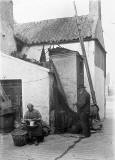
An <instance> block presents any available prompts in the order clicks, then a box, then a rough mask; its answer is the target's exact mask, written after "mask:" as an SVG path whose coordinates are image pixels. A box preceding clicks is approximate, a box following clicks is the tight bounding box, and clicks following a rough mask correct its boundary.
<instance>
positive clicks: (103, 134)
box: [0, 98, 115, 160]
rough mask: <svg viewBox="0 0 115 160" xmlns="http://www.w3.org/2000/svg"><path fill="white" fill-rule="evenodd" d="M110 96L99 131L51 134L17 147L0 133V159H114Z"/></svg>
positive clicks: (8, 135)
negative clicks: (87, 134)
mask: <svg viewBox="0 0 115 160" xmlns="http://www.w3.org/2000/svg"><path fill="white" fill-rule="evenodd" d="M113 99H114V98H109V99H108V100H107V118H106V120H105V121H104V123H103V129H102V131H100V132H98V133H92V135H91V137H90V138H85V139H79V138H78V136H77V135H72V134H63V135H50V136H48V137H46V138H45V141H44V143H40V144H39V145H38V146H35V145H25V146H23V147H16V146H14V145H13V141H12V137H11V135H10V134H7V135H0V156H1V157H0V160H58V159H60V160H115V157H114V152H113V150H114V146H115V145H114V144H115V143H114V136H113V135H114V120H115V118H114V115H115V111H114V110H113V107H114V100H113Z"/></svg>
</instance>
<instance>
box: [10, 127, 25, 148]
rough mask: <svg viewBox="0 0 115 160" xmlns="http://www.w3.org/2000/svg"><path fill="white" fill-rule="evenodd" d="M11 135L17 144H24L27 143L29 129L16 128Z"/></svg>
mask: <svg viewBox="0 0 115 160" xmlns="http://www.w3.org/2000/svg"><path fill="white" fill-rule="evenodd" d="M11 135H12V138H13V142H14V145H15V146H24V145H25V144H27V131H24V130H19V129H16V130H14V131H13V132H12V133H11Z"/></svg>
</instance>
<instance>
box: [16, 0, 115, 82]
mask: <svg viewBox="0 0 115 160" xmlns="http://www.w3.org/2000/svg"><path fill="white" fill-rule="evenodd" d="M75 2H76V6H77V11H78V15H85V14H88V12H89V0H76V1H75ZM13 4H14V5H13V6H14V8H13V9H14V20H15V21H16V22H17V23H26V22H32V21H40V20H44V19H52V18H60V17H70V16H74V15H75V11H74V7H73V0H13ZM101 6H102V26H103V34H104V41H105V49H106V51H107V73H108V72H110V79H111V81H112V82H114V83H115V71H114V66H115V65H114V63H115V62H114V61H115V53H114V51H115V48H114V46H115V1H114V0H101Z"/></svg>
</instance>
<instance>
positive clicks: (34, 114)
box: [24, 103, 44, 145]
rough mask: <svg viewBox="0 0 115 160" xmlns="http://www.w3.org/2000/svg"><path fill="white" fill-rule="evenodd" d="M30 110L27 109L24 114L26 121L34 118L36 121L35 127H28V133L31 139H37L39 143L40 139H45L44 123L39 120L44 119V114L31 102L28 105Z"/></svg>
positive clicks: (36, 142) (36, 141)
mask: <svg viewBox="0 0 115 160" xmlns="http://www.w3.org/2000/svg"><path fill="white" fill-rule="evenodd" d="M27 108H28V111H26V113H25V115H24V121H26V122H28V120H34V121H35V122H36V126H35V127H27V130H28V133H29V137H30V138H29V141H31V142H32V141H33V140H34V141H35V144H36V145H37V144H38V142H39V141H40V140H43V138H44V136H43V133H42V124H41V122H40V121H39V122H38V120H42V116H41V114H40V112H39V111H38V110H36V109H34V106H33V105H32V104H31V103H29V104H28V105H27Z"/></svg>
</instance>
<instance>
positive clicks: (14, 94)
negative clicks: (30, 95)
mask: <svg viewBox="0 0 115 160" xmlns="http://www.w3.org/2000/svg"><path fill="white" fill-rule="evenodd" d="M1 85H2V87H3V89H4V91H5V93H6V95H7V96H8V98H9V99H10V100H11V103H12V107H13V108H14V109H15V111H16V112H15V113H16V114H15V119H16V120H19V119H20V118H21V117H22V82H21V80H1Z"/></svg>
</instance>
